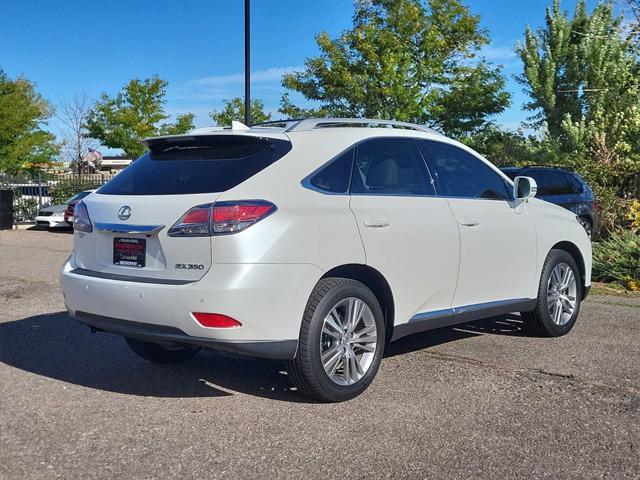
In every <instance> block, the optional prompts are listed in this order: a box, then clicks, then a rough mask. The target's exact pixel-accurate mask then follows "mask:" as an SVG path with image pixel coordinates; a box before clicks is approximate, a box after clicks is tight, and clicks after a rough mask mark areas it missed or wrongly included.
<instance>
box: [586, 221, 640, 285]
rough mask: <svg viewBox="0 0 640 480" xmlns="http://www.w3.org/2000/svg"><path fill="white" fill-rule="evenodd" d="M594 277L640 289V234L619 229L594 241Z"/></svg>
mask: <svg viewBox="0 0 640 480" xmlns="http://www.w3.org/2000/svg"><path fill="white" fill-rule="evenodd" d="M593 279H594V280H598V281H603V282H616V283H619V284H621V285H623V286H625V287H626V288H628V289H629V290H634V291H635V290H640V234H638V233H635V232H633V231H631V230H623V229H619V230H616V231H614V232H612V233H611V235H609V238H607V239H606V240H604V241H602V242H598V243H594V245H593Z"/></svg>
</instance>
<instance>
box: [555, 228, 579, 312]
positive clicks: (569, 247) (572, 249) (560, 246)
mask: <svg viewBox="0 0 640 480" xmlns="http://www.w3.org/2000/svg"><path fill="white" fill-rule="evenodd" d="M551 249H552V250H553V249H555V250H564V251H565V252H567V253H568V254H569V255H571V256H572V257H573V259H574V260H575V262H576V264H577V265H578V269H579V270H580V287H581V292H582V297H583V299H584V297H585V295H586V293H585V292H586V288H585V284H586V268H585V264H584V258H583V257H582V252H580V249H579V248H578V247H577V246H576V245H575V244H574V243H571V242H567V241H562V242H558V243H556V244H555V245H554V246H553V247H551Z"/></svg>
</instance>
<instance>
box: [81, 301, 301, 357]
mask: <svg viewBox="0 0 640 480" xmlns="http://www.w3.org/2000/svg"><path fill="white" fill-rule="evenodd" d="M71 317H72V318H74V319H75V320H77V321H79V322H80V323H83V324H85V325H87V326H88V327H90V328H91V329H93V330H95V331H98V332H107V333H115V334H117V335H122V336H124V337H131V338H136V339H138V340H143V341H146V342H156V343H159V342H176V343H186V344H190V345H198V346H200V347H207V348H212V349H214V350H218V351H221V352H227V353H233V354H235V355H246V356H250V357H259V358H270V359H275V360H288V359H291V358H293V357H294V356H295V354H296V349H297V348H298V341H297V340H280V341H264V342H242V341H240V342H230V341H229V342H224V341H219V340H213V339H211V338H205V337H193V336H191V335H187V334H186V333H184V332H183V331H182V330H180V329H179V328H176V327H167V326H163V325H154V324H150V323H141V322H132V321H130V320H121V319H118V318H110V317H103V316H100V315H94V314H91V313H86V312H75V313H73V314H72V315H71Z"/></svg>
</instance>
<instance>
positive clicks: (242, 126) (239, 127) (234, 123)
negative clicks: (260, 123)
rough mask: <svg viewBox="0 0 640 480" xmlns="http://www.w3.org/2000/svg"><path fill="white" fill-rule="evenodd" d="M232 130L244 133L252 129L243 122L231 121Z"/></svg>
mask: <svg viewBox="0 0 640 480" xmlns="http://www.w3.org/2000/svg"><path fill="white" fill-rule="evenodd" d="M231 130H238V131H241V132H242V131H246V130H251V129H250V128H249V127H247V126H246V125H245V124H244V123H242V122H237V121H235V120H231Z"/></svg>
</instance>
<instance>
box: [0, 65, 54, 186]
mask: <svg viewBox="0 0 640 480" xmlns="http://www.w3.org/2000/svg"><path fill="white" fill-rule="evenodd" d="M51 112H52V110H51V107H50V106H49V104H48V103H47V101H46V100H45V99H44V98H43V97H42V96H41V95H40V94H38V93H37V92H36V90H35V86H34V84H33V83H31V82H30V81H29V80H27V79H26V78H24V77H18V78H16V79H15V80H11V79H10V78H9V77H8V76H7V75H6V73H5V72H4V71H2V70H0V170H2V171H5V172H10V173H15V172H18V171H21V170H32V171H33V170H37V169H39V168H41V167H42V166H43V165H45V164H48V163H50V162H51V161H52V158H53V157H54V156H55V155H57V154H58V152H59V146H58V145H57V144H56V143H55V141H54V140H55V137H54V136H53V135H52V134H50V133H49V132H46V131H44V130H43V129H42V128H41V127H42V126H43V125H44V123H45V121H46V120H47V119H48V118H49V117H50V116H51Z"/></svg>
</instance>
